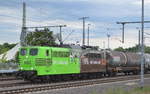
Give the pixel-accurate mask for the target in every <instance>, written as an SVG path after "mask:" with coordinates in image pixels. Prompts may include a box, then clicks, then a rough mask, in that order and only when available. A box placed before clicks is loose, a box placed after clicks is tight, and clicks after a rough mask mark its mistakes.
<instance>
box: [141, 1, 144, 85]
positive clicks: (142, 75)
mask: <svg viewBox="0 0 150 94" xmlns="http://www.w3.org/2000/svg"><path fill="white" fill-rule="evenodd" d="M141 32H142V37H141V88H143V87H144V0H142V16H141Z"/></svg>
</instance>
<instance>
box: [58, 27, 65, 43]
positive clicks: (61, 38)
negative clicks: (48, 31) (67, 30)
mask: <svg viewBox="0 0 150 94" xmlns="http://www.w3.org/2000/svg"><path fill="white" fill-rule="evenodd" d="M62 27H66V25H59V28H60V40H59V41H60V45H62V44H63V41H62Z"/></svg>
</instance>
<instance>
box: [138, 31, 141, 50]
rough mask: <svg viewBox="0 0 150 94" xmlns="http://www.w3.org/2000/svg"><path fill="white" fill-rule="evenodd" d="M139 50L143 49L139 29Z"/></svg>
mask: <svg viewBox="0 0 150 94" xmlns="http://www.w3.org/2000/svg"><path fill="white" fill-rule="evenodd" d="M138 47H139V52H140V50H141V31H140V30H139V42H138Z"/></svg>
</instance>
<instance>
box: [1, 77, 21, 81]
mask: <svg viewBox="0 0 150 94" xmlns="http://www.w3.org/2000/svg"><path fill="white" fill-rule="evenodd" d="M18 79H20V78H16V77H1V78H0V81H9V80H18Z"/></svg>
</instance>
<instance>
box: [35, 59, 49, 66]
mask: <svg viewBox="0 0 150 94" xmlns="http://www.w3.org/2000/svg"><path fill="white" fill-rule="evenodd" d="M35 62H36V64H35V65H36V66H50V65H51V64H52V61H51V59H49V58H47V59H45V58H36V61H35Z"/></svg>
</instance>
